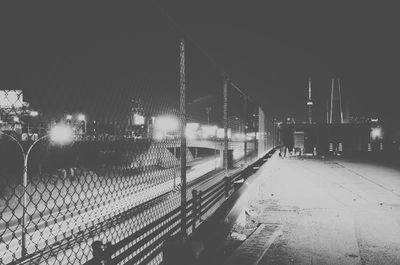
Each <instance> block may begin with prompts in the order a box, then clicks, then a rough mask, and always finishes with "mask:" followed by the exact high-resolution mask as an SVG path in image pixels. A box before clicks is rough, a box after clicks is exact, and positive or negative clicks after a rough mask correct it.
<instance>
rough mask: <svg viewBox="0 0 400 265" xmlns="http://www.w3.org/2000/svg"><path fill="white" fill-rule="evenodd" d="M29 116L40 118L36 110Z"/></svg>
mask: <svg viewBox="0 0 400 265" xmlns="http://www.w3.org/2000/svg"><path fill="white" fill-rule="evenodd" d="M29 116H31V117H37V116H39V112H37V111H36V110H31V111H30V112H29Z"/></svg>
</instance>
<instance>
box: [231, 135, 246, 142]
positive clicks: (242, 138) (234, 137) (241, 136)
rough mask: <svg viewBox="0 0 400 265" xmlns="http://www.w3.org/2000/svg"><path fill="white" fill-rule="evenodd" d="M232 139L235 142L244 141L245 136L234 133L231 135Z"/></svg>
mask: <svg viewBox="0 0 400 265" xmlns="http://www.w3.org/2000/svg"><path fill="white" fill-rule="evenodd" d="M232 139H233V140H236V141H244V139H245V135H244V133H234V134H233V135H232Z"/></svg>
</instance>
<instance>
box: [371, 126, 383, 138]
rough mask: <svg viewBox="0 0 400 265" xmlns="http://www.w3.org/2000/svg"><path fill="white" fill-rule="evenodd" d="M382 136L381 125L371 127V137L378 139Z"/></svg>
mask: <svg viewBox="0 0 400 265" xmlns="http://www.w3.org/2000/svg"><path fill="white" fill-rule="evenodd" d="M382 138H383V131H382V128H381V127H374V128H371V139H372V140H380V139H382Z"/></svg>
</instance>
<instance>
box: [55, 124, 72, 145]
mask: <svg viewBox="0 0 400 265" xmlns="http://www.w3.org/2000/svg"><path fill="white" fill-rule="evenodd" d="M73 138H74V133H73V131H72V128H71V127H70V126H68V125H65V124H58V125H56V126H54V127H53V128H52V129H51V130H50V140H51V141H52V142H55V143H57V144H61V145H63V144H68V143H71V142H72V141H73Z"/></svg>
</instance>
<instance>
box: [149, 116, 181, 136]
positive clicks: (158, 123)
mask: <svg viewBox="0 0 400 265" xmlns="http://www.w3.org/2000/svg"><path fill="white" fill-rule="evenodd" d="M154 128H155V130H157V131H162V132H173V131H176V130H178V128H179V121H178V119H177V118H176V117H172V116H160V117H157V118H155V121H154Z"/></svg>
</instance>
